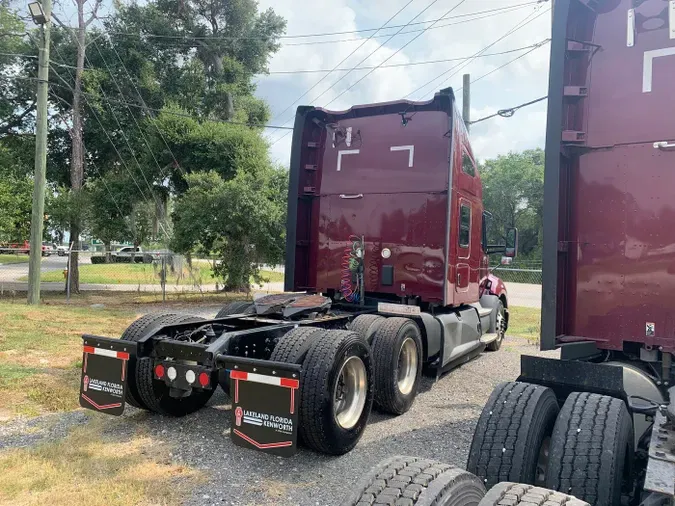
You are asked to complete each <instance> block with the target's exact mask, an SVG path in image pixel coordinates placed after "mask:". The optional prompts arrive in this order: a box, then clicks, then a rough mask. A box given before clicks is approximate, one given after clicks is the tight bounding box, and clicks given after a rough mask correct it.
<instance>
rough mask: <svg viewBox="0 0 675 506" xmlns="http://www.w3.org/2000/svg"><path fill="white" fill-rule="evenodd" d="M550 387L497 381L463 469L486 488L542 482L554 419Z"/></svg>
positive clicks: (555, 412) (481, 416) (553, 396)
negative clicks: (510, 483) (479, 480)
mask: <svg viewBox="0 0 675 506" xmlns="http://www.w3.org/2000/svg"><path fill="white" fill-rule="evenodd" d="M558 411H559V409H558V401H557V400H556V397H555V394H554V393H553V391H552V390H551V389H550V388H546V387H542V386H539V385H530V384H528V383H519V382H509V383H502V384H501V385H499V386H498V387H497V388H495V389H494V390H493V392H492V394H491V395H490V398H489V399H488V402H487V404H486V405H485V407H484V408H483V412H482V413H481V415H480V418H479V419H478V424H477V425H476V430H475V432H474V435H473V440H472V441H471V449H470V450H469V459H468V462H467V466H466V468H467V470H468V471H469V472H471V473H474V474H475V475H476V476H478V477H479V478H481V479H482V480H484V483H485V486H486V487H488V488H489V487H492V486H493V485H496V484H497V483H499V482H500V481H512V482H516V483H527V484H530V485H535V484H537V485H538V484H542V485H543V484H544V482H545V479H546V466H547V465H548V462H547V461H548V458H547V457H548V454H547V452H546V450H547V447H548V442H549V441H550V438H551V434H552V432H553V426H554V424H555V420H556V416H557V415H558Z"/></svg>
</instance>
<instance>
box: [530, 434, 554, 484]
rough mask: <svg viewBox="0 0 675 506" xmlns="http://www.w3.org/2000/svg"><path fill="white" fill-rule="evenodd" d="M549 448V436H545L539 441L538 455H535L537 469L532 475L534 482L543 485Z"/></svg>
mask: <svg viewBox="0 0 675 506" xmlns="http://www.w3.org/2000/svg"><path fill="white" fill-rule="evenodd" d="M550 448H551V438H550V437H547V438H546V439H544V441H543V443H541V448H539V455H538V456H537V469H536V471H535V475H534V484H535V485H536V486H538V487H543V486H544V485H545V483H546V470H547V469H548V459H549V452H550Z"/></svg>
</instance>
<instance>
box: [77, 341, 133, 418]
mask: <svg viewBox="0 0 675 506" xmlns="http://www.w3.org/2000/svg"><path fill="white" fill-rule="evenodd" d="M82 339H83V341H84V343H83V344H84V349H83V353H82V377H81V379H80V406H82V407H83V408H87V409H92V410H94V411H100V412H102V413H106V414H108V415H117V416H119V415H121V414H122V413H123V412H124V398H125V395H126V389H127V365H128V363H129V358H130V357H132V356H135V355H136V343H135V342H129V341H121V340H119V339H111V338H108V337H98V336H90V335H85V336H82Z"/></svg>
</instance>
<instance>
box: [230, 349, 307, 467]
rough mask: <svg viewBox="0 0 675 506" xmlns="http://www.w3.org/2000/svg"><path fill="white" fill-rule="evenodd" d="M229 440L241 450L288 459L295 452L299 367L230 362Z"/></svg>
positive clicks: (254, 362) (233, 359)
mask: <svg viewBox="0 0 675 506" xmlns="http://www.w3.org/2000/svg"><path fill="white" fill-rule="evenodd" d="M224 363H225V364H226V367H227V368H228V369H229V370H230V382H231V384H230V392H231V396H232V431H231V432H232V440H233V442H234V443H235V444H237V445H239V446H243V447H245V448H253V449H256V450H262V451H264V452H266V453H271V454H274V455H280V456H283V457H290V456H291V455H294V454H295V452H296V451H297V440H298V406H299V403H300V395H299V393H300V366H299V365H295V364H285V363H278V362H269V361H263V360H252V359H245V358H230V357H227V359H225V360H224Z"/></svg>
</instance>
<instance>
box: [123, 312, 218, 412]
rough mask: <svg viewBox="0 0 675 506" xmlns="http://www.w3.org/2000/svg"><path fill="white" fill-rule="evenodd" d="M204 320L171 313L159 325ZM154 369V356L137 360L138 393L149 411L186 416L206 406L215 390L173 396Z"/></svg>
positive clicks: (195, 391) (194, 390) (194, 391)
mask: <svg viewBox="0 0 675 506" xmlns="http://www.w3.org/2000/svg"><path fill="white" fill-rule="evenodd" d="M203 320H204V318H201V317H199V316H191V315H171V316H167V317H166V318H164V319H162V320H160V321H158V322H157V323H158V325H157V326H158V327H159V326H165V325H175V324H178V323H189V322H198V321H203ZM153 369H154V361H153V359H152V358H149V357H144V358H141V359H138V360H137V361H136V382H137V386H138V393H139V395H140V399H141V401H142V402H143V404H145V406H146V409H148V410H149V411H154V412H155V413H159V414H161V415H169V416H175V417H180V416H185V415H188V414H190V413H193V412H195V411H197V410H199V409H201V408H202V407H204V405H205V404H206V403H207V402H208V401H209V399H210V398H211V396H212V395H213V392H214V391H215V389H213V388H212V389H210V390H206V389H204V390H196V389H193V391H192V393H191V394H190V395H189V396H187V397H181V398H176V397H171V396H170V395H169V387H168V386H167V385H166V384H165V383H164V382H162V381H159V380H155V376H154V370H153Z"/></svg>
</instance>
